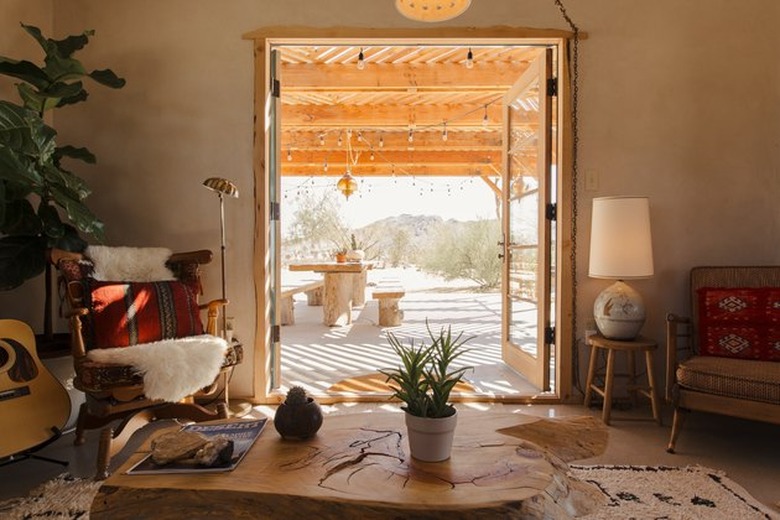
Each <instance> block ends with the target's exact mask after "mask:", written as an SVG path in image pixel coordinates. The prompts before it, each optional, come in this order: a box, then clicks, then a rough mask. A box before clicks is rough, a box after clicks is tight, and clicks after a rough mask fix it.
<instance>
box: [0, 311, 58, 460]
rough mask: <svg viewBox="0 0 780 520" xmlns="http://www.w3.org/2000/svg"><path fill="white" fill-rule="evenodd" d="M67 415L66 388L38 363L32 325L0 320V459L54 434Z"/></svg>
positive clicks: (27, 448) (29, 447) (22, 450)
mask: <svg viewBox="0 0 780 520" xmlns="http://www.w3.org/2000/svg"><path fill="white" fill-rule="evenodd" d="M69 416H70V397H68V392H67V391H66V390H65V388H64V387H63V386H62V385H61V384H60V382H59V381H58V380H57V379H56V378H55V377H54V376H53V375H52V374H51V372H49V371H48V369H47V368H46V367H45V366H43V365H42V364H41V360H40V359H39V358H38V353H37V352H36V350H35V335H34V334H33V331H32V329H31V328H30V327H29V326H28V325H27V324H26V323H23V322H21V321H17V320H0V424H2V425H3V427H2V431H0V459H3V458H6V457H9V456H11V455H15V454H18V453H23V452H25V451H27V450H30V449H31V448H34V447H36V446H39V445H41V444H43V443H45V442H46V441H49V440H52V439H53V438H54V437H57V436H58V435H59V434H60V430H61V429H62V428H63V427H64V426H65V423H66V422H67V420H68V417H69Z"/></svg>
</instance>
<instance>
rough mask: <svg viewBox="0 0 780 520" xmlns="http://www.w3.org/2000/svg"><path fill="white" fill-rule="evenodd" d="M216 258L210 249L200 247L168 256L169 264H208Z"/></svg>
mask: <svg viewBox="0 0 780 520" xmlns="http://www.w3.org/2000/svg"><path fill="white" fill-rule="evenodd" d="M212 258H214V254H213V253H212V252H211V251H209V250H208V249H199V250H198V251H187V252H184V253H173V254H172V255H171V257H170V258H168V263H169V264H193V263H194V264H201V265H203V264H208V263H209V262H211V260H212Z"/></svg>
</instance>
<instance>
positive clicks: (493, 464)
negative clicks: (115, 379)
mask: <svg viewBox="0 0 780 520" xmlns="http://www.w3.org/2000/svg"><path fill="white" fill-rule="evenodd" d="M458 422H459V424H458V426H457V429H456V433H455V442H454V446H453V452H452V457H451V458H450V459H449V460H447V461H444V462H437V463H424V462H419V461H416V460H414V459H411V458H410V457H409V456H408V445H407V441H406V433H405V427H404V425H403V424H404V418H403V414H402V413H392V412H374V413H362V414H350V415H336V416H327V417H326V418H325V422H324V424H323V427H322V429H321V430H320V431H319V433H318V434H317V435H316V436H315V437H314V438H313V439H310V440H307V441H302V442H293V441H285V440H282V439H281V438H280V437H279V435H278V434H277V433H276V431H275V430H274V428H273V425H271V424H269V425H267V426H266V429H265V431H264V432H263V433H262V435H261V436H260V438H259V439H258V440H257V441H256V442H255V444H254V446H253V447H252V448H251V449H250V450H249V452H248V453H247V455H246V457H245V458H244V460H243V461H242V462H241V463H240V464H239V466H238V467H237V468H236V469H235V470H234V471H232V472H228V473H201V474H167V475H126V474H124V472H125V471H127V470H128V469H129V468H130V467H131V466H132V464H134V463H135V462H137V461H138V460H140V459H141V458H142V457H143V456H145V455H146V454H147V453H148V450H149V441H147V442H146V444H145V445H144V446H143V447H142V448H141V450H140V451H139V452H138V453H136V454H134V455H132V456H131V457H130V459H129V460H128V461H127V463H126V464H125V465H124V466H123V467H122V468H120V470H119V471H117V472H116V473H115V474H114V475H112V476H111V477H110V478H109V479H108V480H106V481H105V483H104V484H103V486H102V487H101V488H100V490H99V491H98V494H97V496H96V497H95V500H94V502H93V504H92V510H91V516H90V518H92V520H101V519H110V520H121V519H129V518H155V519H166V518H172V519H173V518H176V519H178V518H187V519H200V518H247V519H248V518H252V519H256V518H271V519H277V518H278V519H297V518H317V519H334V520H351V519H355V520H357V519H360V520H364V519H366V520H374V519H398V518H403V519H421V518H426V519H442V520H444V519H447V520H456V519H464V520H465V519H469V520H472V519H491V520H492V519H498V518H501V519H514V518H571V517H574V516H579V515H582V514H586V513H588V512H590V511H592V510H594V509H596V508H597V507H599V506H600V505H601V504H602V503H603V498H602V495H601V493H599V492H598V491H597V490H596V489H595V487H594V486H592V485H591V484H588V483H585V482H582V481H579V480H577V479H574V478H572V477H569V475H568V474H567V465H566V461H565V459H570V458H572V457H576V458H585V457H590V456H593V455H595V454H597V453H598V451H599V450H603V447H604V446H605V445H606V437H607V433H606V427H605V426H604V425H603V424H601V423H600V421H598V420H596V419H593V418H591V417H574V418H570V419H567V418H561V419H544V418H538V417H531V416H527V415H522V414H506V413H500V414H496V413H492V412H476V411H470V410H461V411H460V412H459V421H458ZM164 431H170V430H169V429H164V430H162V431H159V432H157V434H161V433H162V432H164ZM553 432H554V434H553ZM524 437H528V438H531V439H534V441H535V442H531V441H529V440H527V439H525V438H524ZM557 448H561V450H560V451H558V453H560V454H562V455H563V456H564V458H561V457H560V456H559V455H556V449H557Z"/></svg>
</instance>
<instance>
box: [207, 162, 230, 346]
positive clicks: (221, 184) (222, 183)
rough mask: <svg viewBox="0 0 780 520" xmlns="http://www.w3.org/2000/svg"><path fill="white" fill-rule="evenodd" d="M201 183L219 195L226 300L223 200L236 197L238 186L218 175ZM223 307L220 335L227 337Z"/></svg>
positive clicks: (225, 295) (225, 297)
mask: <svg viewBox="0 0 780 520" xmlns="http://www.w3.org/2000/svg"><path fill="white" fill-rule="evenodd" d="M203 185H204V186H205V187H207V188H208V189H210V190H211V191H214V192H216V194H217V195H219V236H220V244H221V246H222V247H221V251H220V252H221V257H220V259H221V265H222V299H223V300H227V283H226V281H225V200H224V196H225V195H227V196H228V197H233V198H236V199H237V198H238V188H237V187H236V185H235V184H233V183H232V182H230V181H229V180H227V179H222V178H220V177H209V178H208V179H206V180H205V181H203ZM226 314H227V313H226V311H225V309H222V337H223V338H227V316H226Z"/></svg>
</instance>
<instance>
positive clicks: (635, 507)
mask: <svg viewBox="0 0 780 520" xmlns="http://www.w3.org/2000/svg"><path fill="white" fill-rule="evenodd" d="M571 472H572V474H573V475H574V476H576V477H578V478H580V479H582V480H585V481H587V482H590V483H592V484H593V485H595V486H597V487H598V488H599V489H600V490H601V491H602V493H604V494H605V495H606V497H607V502H608V503H607V505H605V506H604V507H603V508H602V509H600V510H599V511H596V512H594V513H591V514H590V515H588V516H586V517H582V518H585V519H586V520H601V519H620V520H628V519H635V520H661V519H664V520H688V519H691V520H692V519H706V520H719V519H728V520H753V519H769V520H774V519H778V518H780V515H778V513H776V512H772V511H771V510H769V509H768V508H766V507H765V506H763V505H762V504H760V503H759V502H758V501H756V499H754V498H753V497H751V496H750V494H748V493H747V491H745V490H744V489H743V488H742V487H741V486H739V485H738V484H736V483H735V482H733V481H731V480H729V479H728V478H726V477H725V476H723V473H721V472H719V471H716V470H712V469H708V468H703V467H699V466H695V467H685V468H677V467H665V466H577V465H572V466H571ZM100 485H101V482H95V481H93V480H83V479H75V478H73V477H71V476H69V475H67V474H62V475H60V476H59V477H57V478H55V479H53V480H51V481H49V482H46V483H45V484H43V485H42V486H40V487H39V488H37V489H35V490H33V491H32V492H31V493H30V495H29V496H28V497H26V498H15V499H11V500H9V501H6V502H3V503H0V519H3V520H6V519H7V520H21V519H43V518H47V519H51V518H57V519H59V520H87V519H88V518H89V509H90V505H91V504H92V499H93V498H94V496H95V494H96V493H97V491H98V488H99V487H100Z"/></svg>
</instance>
